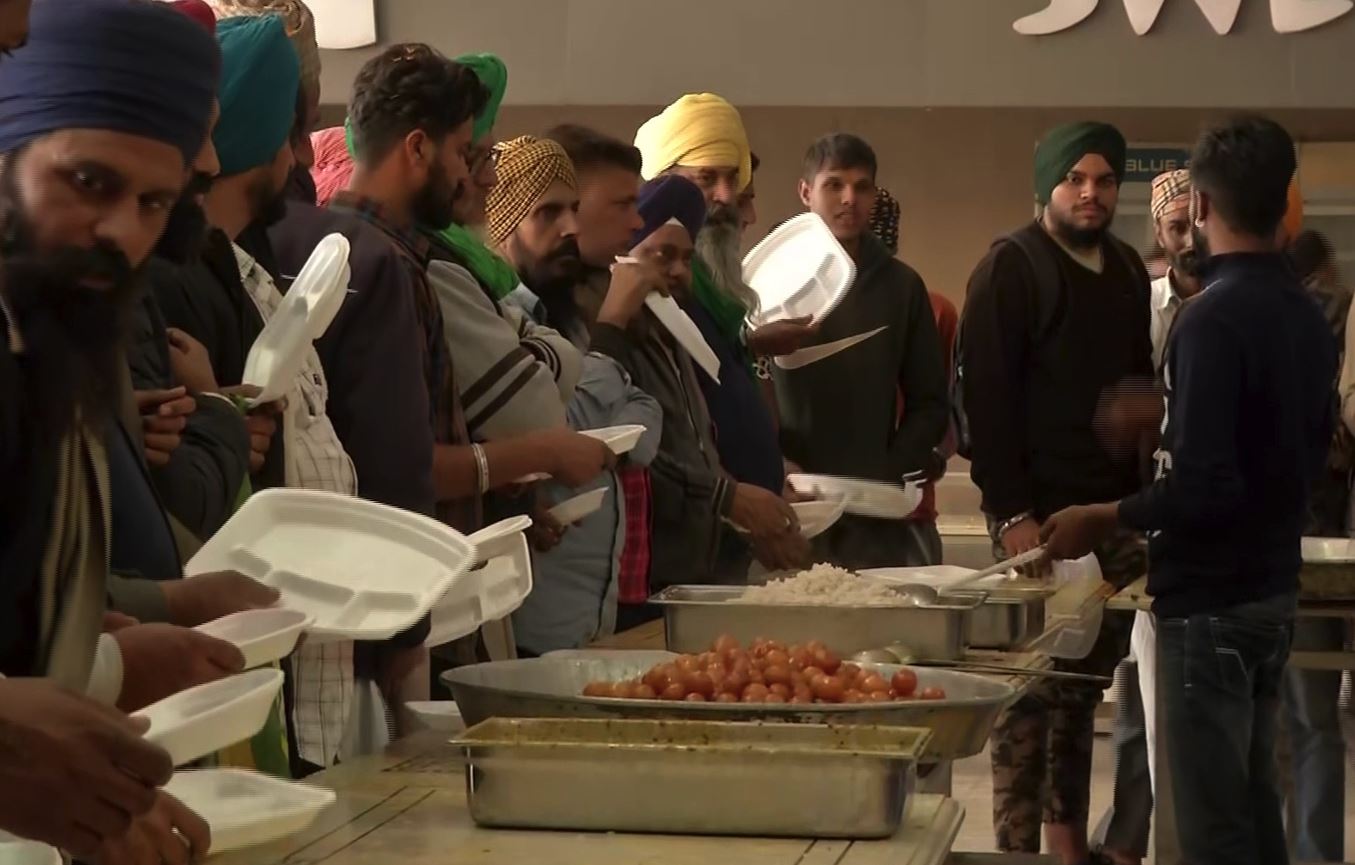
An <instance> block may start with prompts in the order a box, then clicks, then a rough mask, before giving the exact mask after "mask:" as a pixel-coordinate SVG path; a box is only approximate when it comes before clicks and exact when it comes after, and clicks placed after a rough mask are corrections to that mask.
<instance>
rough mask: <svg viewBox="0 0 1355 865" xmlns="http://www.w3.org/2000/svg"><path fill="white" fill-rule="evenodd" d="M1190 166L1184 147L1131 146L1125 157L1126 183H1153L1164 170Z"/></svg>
mask: <svg viewBox="0 0 1355 865" xmlns="http://www.w3.org/2000/svg"><path fill="white" fill-rule="evenodd" d="M1188 167H1190V151H1189V150H1187V149H1185V148H1184V147H1130V148H1129V152H1128V155H1127V157H1126V159H1125V170H1124V182H1125V183H1152V182H1153V178H1155V177H1157V176H1158V175H1159V174H1161V173H1163V172H1164V171H1175V170H1176V169H1178V168H1188Z"/></svg>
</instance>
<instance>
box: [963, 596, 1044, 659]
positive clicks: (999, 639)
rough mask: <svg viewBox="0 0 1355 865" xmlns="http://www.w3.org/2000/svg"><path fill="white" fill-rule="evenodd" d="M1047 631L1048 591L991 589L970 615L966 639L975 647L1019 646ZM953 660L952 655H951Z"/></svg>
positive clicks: (1001, 647)
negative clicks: (1045, 605)
mask: <svg viewBox="0 0 1355 865" xmlns="http://www.w3.org/2000/svg"><path fill="white" fill-rule="evenodd" d="M1042 633H1044V595H1037V594H1034V593H1020V594H1015V593H1014V594H1000V593H997V592H993V593H990V594H989V595H988V597H987V598H986V599H985V600H984V602H983V606H981V607H979V608H978V609H976V610H974V612H973V613H972V614H971V615H970V617H969V630H968V631H967V632H966V637H965V642H967V643H968V644H969V646H970V648H974V649H1001V650H1003V651H1006V650H1010V649H1019V648H1021V647H1022V646H1024V645H1025V644H1026V642H1027V641H1028V640H1030V639H1031V638H1032V637H1035V636H1037V635H1039V634H1042ZM947 660H949V659H947Z"/></svg>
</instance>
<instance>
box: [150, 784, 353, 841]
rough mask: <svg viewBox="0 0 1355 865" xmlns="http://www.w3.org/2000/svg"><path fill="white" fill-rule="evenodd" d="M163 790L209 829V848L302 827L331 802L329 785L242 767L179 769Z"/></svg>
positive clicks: (276, 835) (273, 836) (264, 838)
mask: <svg viewBox="0 0 1355 865" xmlns="http://www.w3.org/2000/svg"><path fill="white" fill-rule="evenodd" d="M165 791H166V792H167V793H169V794H170V795H171V796H173V797H174V798H176V799H178V800H179V801H180V802H182V803H184V805H186V806H187V807H188V808H189V809H191V810H192V811H193V812H194V813H195V814H197V815H198V816H200V817H202V819H203V820H205V821H206V822H207V825H208V826H209V827H210V828H211V830H212V847H211V852H212V853H225V852H228V851H230V850H239V849H242V848H245V847H254V846H256V845H259V844H267V843H268V842H270V841H276V840H278V839H279V838H286V837H287V836H288V835H292V834H294V833H296V832H300V831H301V830H303V829H305V828H306V827H307V826H309V825H310V824H311V823H313V822H314V821H315V818H316V817H318V816H320V812H322V811H324V810H325V809H326V808H328V807H329V806H330V805H332V804H333V803H334V800H335V795H334V791H332V790H326V789H323V788H321V787H315V786H312V785H310V784H300V783H294V782H291V781H283V780H280V779H278V778H273V777H270V776H268V775H263V774H260V773H258V772H250V771H246V770H244V769H201V770H197V771H192V772H178V773H176V774H175V775H174V777H173V778H171V779H169V783H168V784H166V785H165Z"/></svg>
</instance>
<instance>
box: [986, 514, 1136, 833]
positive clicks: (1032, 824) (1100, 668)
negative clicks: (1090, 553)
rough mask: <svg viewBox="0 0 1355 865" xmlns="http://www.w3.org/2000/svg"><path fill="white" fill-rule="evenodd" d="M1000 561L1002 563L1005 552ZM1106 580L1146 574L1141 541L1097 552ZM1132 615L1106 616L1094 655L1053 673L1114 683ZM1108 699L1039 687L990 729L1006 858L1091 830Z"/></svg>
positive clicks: (1060, 685) (1119, 536)
mask: <svg viewBox="0 0 1355 865" xmlns="http://www.w3.org/2000/svg"><path fill="white" fill-rule="evenodd" d="M994 554H995V555H997V556H998V557H999V559H1000V558H1003V557H1004V554H1003V553H1002V551H1001V549H1000V548H996V549H995V552H994ZM1096 558H1097V560H1098V561H1099V563H1100V565H1101V572H1102V575H1103V576H1104V577H1105V579H1106V580H1107V581H1108V582H1110V583H1113V584H1114V585H1115V586H1116V588H1124V587H1125V586H1127V585H1129V584H1130V583H1132V582H1133V581H1134V580H1136V579H1138V578H1139V577H1141V576H1143V574H1144V573H1146V571H1147V565H1148V553H1147V549H1146V547H1145V546H1144V544H1143V539H1142V537H1141V536H1139V535H1136V534H1133V533H1130V532H1117V533H1116V534H1115V536H1113V537H1112V538H1111V539H1110V540H1108V541H1107V542H1106V543H1104V544H1102V545H1101V546H1100V547H1099V548H1098V549H1097V550H1096ZM1133 622H1134V619H1133V615H1132V614H1130V613H1124V612H1112V611H1110V610H1107V611H1106V613H1105V615H1104V617H1103V618H1102V620H1101V633H1100V635H1099V636H1098V637H1097V640H1096V644H1095V645H1094V646H1093V647H1092V650H1091V653H1090V654H1089V655H1088V656H1087V657H1085V658H1083V659H1081V660H1076V661H1065V660H1056V661H1055V663H1054V666H1055V669H1059V670H1068V671H1070V672H1076V673H1091V674H1094V675H1100V676H1111V675H1112V674H1114V672H1115V667H1116V665H1118V664H1119V663H1120V661H1122V660H1123V659H1124V657H1125V656H1126V655H1127V654H1128V653H1129V633H1130V631H1131V629H1132V628H1133ZM1103 696H1104V691H1103V689H1102V688H1100V687H1098V686H1097V685H1093V684H1087V683H1082V682H1060V681H1054V680H1039V679H1037V680H1035V681H1034V683H1032V685H1031V686H1030V688H1029V689H1028V690H1027V691H1026V693H1025V694H1024V695H1023V696H1022V697H1021V699H1019V700H1017V701H1016V702H1015V703H1013V704H1012V705H1011V706H1009V707H1008V708H1007V709H1006V710H1005V711H1004V712H1003V713H1002V715H1000V716H999V717H998V720H997V723H996V724H995V725H994V726H993V737H992V745H991V751H992V761H993V830H994V832H995V833H996V836H997V848H998V849H999V850H1001V851H1002V852H1004V853H1039V852H1040V830H1041V826H1042V824H1044V823H1056V824H1061V825H1075V826H1076V825H1081V826H1085V825H1086V823H1087V817H1088V811H1089V808H1090V799H1091V770H1092V737H1093V733H1094V732H1095V731H1094V727H1093V724H1094V721H1095V714H1096V707H1097V706H1098V705H1099V704H1100V703H1101V699H1102V697H1103Z"/></svg>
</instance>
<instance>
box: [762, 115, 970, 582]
mask: <svg viewBox="0 0 1355 865" xmlns="http://www.w3.org/2000/svg"><path fill="white" fill-rule="evenodd" d="M875 173H876V160H875V152H874V151H873V150H871V147H870V145H869V144H867V143H866V142H865V141H863V140H861V139H860V138H858V137H856V136H855V135H846V134H836V135H828V136H825V137H823V138H821V139H819V140H818V141H816V142H814V144H813V145H812V146H811V147H810V148H809V152H808V153H807V154H806V155H805V164H804V174H803V176H802V177H801V180H800V199H801V201H802V202H803V203H804V205H805V207H807V208H809V209H810V210H811V211H812V212H813V213H815V214H817V215H818V216H819V217H820V218H822V219H823V221H824V224H825V225H827V226H828V228H829V230H831V231H832V232H833V236H834V237H836V238H837V240H838V242H839V243H841V244H842V246H843V248H845V249H846V250H847V252H848V254H850V255H851V256H852V258H853V259H854V260H855V261H856V280H855V282H854V283H853V284H852V286H851V289H850V290H849V291H848V292H847V295H846V297H844V298H843V299H842V302H841V303H839V304H838V306H837V308H836V309H834V310H833V311H832V312H831V313H829V315H828V316H827V317H826V318H824V319H823V320H822V321H820V322H819V328H818V333H817V334H816V335H815V337H814V339H813V342H812V343H811V346H812V345H821V344H828V343H833V342H837V341H838V340H843V339H847V338H848V337H853V336H857V335H864V334H871V333H873V335H872V336H870V337H869V338H868V339H866V340H865V341H864V342H862V343H859V344H857V345H855V346H852V347H851V348H848V349H846V350H844V351H840V352H837V353H836V354H833V355H831V356H829V357H826V358H824V359H823V360H820V361H817V362H815V363H813V364H810V365H807V366H802V367H797V368H793V369H786V368H784V367H783V366H781V365H780V364H773V365H772V379H773V381H774V382H775V384H776V401H777V404H778V406H779V407H780V410H781V444H782V447H783V448H784V449H785V453H786V458H787V459H789V460H791V461H792V462H794V463H796V464H798V465H799V466H800V467H802V468H803V469H804V470H805V471H809V472H814V473H816V474H827V475H841V476H844V477H852V478H862V479H866V480H872V481H881V482H884V483H890V484H898V483H900V482H901V481H902V479H903V476H904V475H905V474H911V473H913V472H916V471H920V470H926V469H930V467H931V465H932V464H933V463H934V462H935V461H936V458H935V457H934V456H933V451H934V449H935V447H936V446H937V445H938V444H940V443H941V439H942V437H943V436H944V435H945V433H946V424H947V422H948V420H949V412H948V407H949V400H948V399H947V396H946V375H945V371H944V370H943V369H942V366H941V349H940V347H939V344H938V339H937V335H936V322H935V320H934V318H933V317H932V310H931V302H930V301H929V299H928V297H927V287H926V286H925V285H924V284H923V282H922V278H921V277H919V276H918V275H917V272H916V271H914V270H913V269H912V268H910V267H909V266H908V265H906V264H904V263H903V262H901V261H899V260H898V259H896V258H894V257H893V256H892V255H891V254H890V253H889V250H887V249H886V248H885V246H884V244H883V243H881V242H880V240H879V239H878V238H877V237H876V236H875V234H874V233H873V232H872V231H871V230H870V214H871V208H872V206H873V204H874V201H875ZM848 384H849V386H848ZM900 393H901V394H902V395H903V400H904V403H905V405H906V406H907V411H906V412H905V414H904V418H903V421H902V422H901V423H899V422H898V413H897V402H896V397H897V395H898V394H900ZM903 516H907V515H900V517H903ZM814 546H815V553H816V560H819V559H822V560H824V561H829V562H832V563H834V564H838V565H841V566H843V567H847V568H853V569H860V568H881V567H897V566H903V565H930V564H940V562H941V536H940V535H939V534H938V533H937V530H936V523H935V522H932V523H914V522H911V521H908V520H904V519H896V520H885V519H871V518H869V517H857V516H850V515H849V516H844V517H843V518H842V519H841V520H839V521H838V523H837V524H836V525H835V526H833V527H832V528H831V529H829V530H828V532H826V533H825V534H824V535H822V536H821V537H820V538H818V539H816V540H815V545H814Z"/></svg>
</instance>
